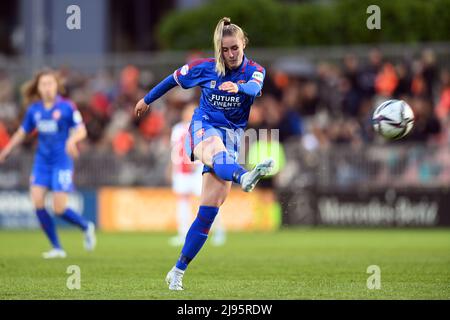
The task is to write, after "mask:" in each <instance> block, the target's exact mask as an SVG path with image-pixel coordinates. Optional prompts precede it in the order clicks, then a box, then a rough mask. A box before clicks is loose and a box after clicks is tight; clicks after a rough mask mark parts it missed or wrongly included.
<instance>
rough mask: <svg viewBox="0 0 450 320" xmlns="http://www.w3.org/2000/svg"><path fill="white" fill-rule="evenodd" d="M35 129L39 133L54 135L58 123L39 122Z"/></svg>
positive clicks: (49, 121) (50, 121)
mask: <svg viewBox="0 0 450 320" xmlns="http://www.w3.org/2000/svg"><path fill="white" fill-rule="evenodd" d="M36 127H37V129H38V131H39V132H40V133H55V132H57V131H58V123H57V122H56V121H55V120H40V121H39V122H38V123H37V125H36Z"/></svg>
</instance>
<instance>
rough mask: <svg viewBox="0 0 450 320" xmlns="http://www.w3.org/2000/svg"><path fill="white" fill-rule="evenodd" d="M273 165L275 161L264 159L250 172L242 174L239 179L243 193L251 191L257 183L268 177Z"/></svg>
mask: <svg viewBox="0 0 450 320" xmlns="http://www.w3.org/2000/svg"><path fill="white" fill-rule="evenodd" d="M274 165H275V161H274V160H272V159H266V160H264V161H263V162H261V163H258V164H257V165H256V166H255V168H253V170H252V171H249V172H247V173H244V174H243V175H242V177H241V188H242V190H244V191H245V192H250V191H252V190H253V189H254V188H255V186H256V184H257V183H258V181H259V180H260V179H261V178H262V177H264V176H266V175H268V174H269V173H270V172H271V171H272V169H273V167H274Z"/></svg>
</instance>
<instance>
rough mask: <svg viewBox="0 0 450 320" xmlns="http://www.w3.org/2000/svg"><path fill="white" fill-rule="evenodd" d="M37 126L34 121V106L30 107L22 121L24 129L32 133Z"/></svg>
mask: <svg viewBox="0 0 450 320" xmlns="http://www.w3.org/2000/svg"><path fill="white" fill-rule="evenodd" d="M35 128H36V122H35V121H34V116H33V110H32V108H28V110H27V112H26V114H25V117H24V118H23V121H22V129H23V130H24V131H25V132H26V133H30V132H31V131H33V130H34V129H35Z"/></svg>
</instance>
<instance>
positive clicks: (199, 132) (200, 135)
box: [195, 128, 205, 138]
mask: <svg viewBox="0 0 450 320" xmlns="http://www.w3.org/2000/svg"><path fill="white" fill-rule="evenodd" d="M195 135H196V136H197V138H201V137H203V136H204V135H205V128H201V129H200V130H198V131H197V132H196V133H195Z"/></svg>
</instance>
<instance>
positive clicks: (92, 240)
mask: <svg viewBox="0 0 450 320" xmlns="http://www.w3.org/2000/svg"><path fill="white" fill-rule="evenodd" d="M96 244H97V238H96V237H95V224H94V223H93V222H89V223H88V228H87V229H86V231H85V232H84V249H86V250H87V251H93V250H94V249H95V246H96Z"/></svg>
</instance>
